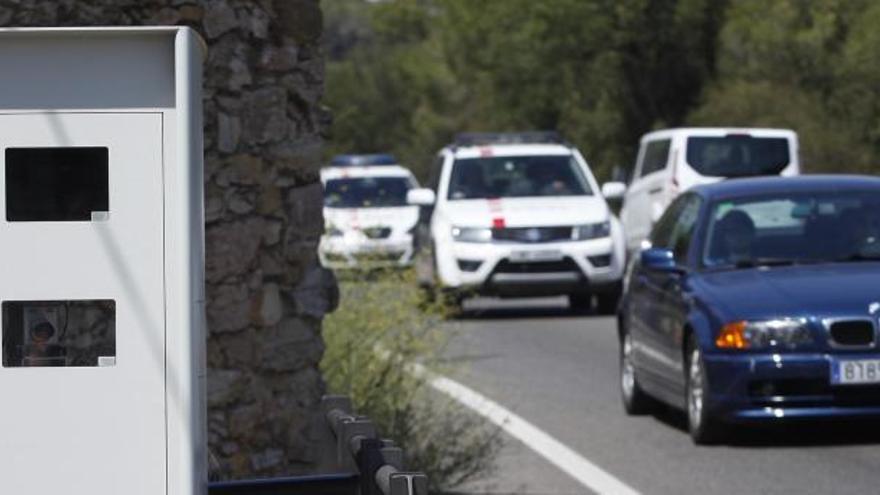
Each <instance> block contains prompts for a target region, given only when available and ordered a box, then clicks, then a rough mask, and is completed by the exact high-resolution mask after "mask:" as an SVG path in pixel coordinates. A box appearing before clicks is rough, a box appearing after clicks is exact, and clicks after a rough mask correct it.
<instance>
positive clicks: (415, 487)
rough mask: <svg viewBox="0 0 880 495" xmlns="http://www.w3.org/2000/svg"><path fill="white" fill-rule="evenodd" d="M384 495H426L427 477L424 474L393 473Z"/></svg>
mask: <svg viewBox="0 0 880 495" xmlns="http://www.w3.org/2000/svg"><path fill="white" fill-rule="evenodd" d="M389 485H390V489H389V491H388V492H387V493H386V494H385V495H428V477H427V476H425V475H424V473H402V472H401V473H394V474H392V475H391V476H390V479H389Z"/></svg>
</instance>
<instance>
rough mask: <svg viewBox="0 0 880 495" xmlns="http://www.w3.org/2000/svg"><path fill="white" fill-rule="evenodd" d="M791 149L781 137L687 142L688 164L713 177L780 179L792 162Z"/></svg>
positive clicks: (693, 140) (701, 139) (695, 138)
mask: <svg viewBox="0 0 880 495" xmlns="http://www.w3.org/2000/svg"><path fill="white" fill-rule="evenodd" d="M788 148H789V146H788V140H787V139H785V138H782V137H778V138H777V137H774V138H769V137H752V136H748V135H742V136H740V135H728V136H722V137H692V138H688V140H687V163H688V165H690V166H691V167H692V168H693V169H694V170H696V171H697V172H699V173H700V174H701V175H706V176H711V177H746V176H754V175H778V174H779V173H780V172H782V170H783V169H784V168H785V167H787V166H788V164H789V162H790V161H791V156H790V154H789V149H788Z"/></svg>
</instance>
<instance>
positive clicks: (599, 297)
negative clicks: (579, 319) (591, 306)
mask: <svg viewBox="0 0 880 495" xmlns="http://www.w3.org/2000/svg"><path fill="white" fill-rule="evenodd" d="M619 303H620V291H619V290H615V291H613V292H604V293H599V294H596V312H598V313H599V314H602V315H613V314H615V313H617V305H618V304H619Z"/></svg>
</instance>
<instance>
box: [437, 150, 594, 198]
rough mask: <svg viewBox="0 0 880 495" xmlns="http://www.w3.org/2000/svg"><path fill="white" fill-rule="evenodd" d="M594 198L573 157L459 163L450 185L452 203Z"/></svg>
mask: <svg viewBox="0 0 880 495" xmlns="http://www.w3.org/2000/svg"><path fill="white" fill-rule="evenodd" d="M592 194H593V191H592V189H591V188H590V185H589V183H588V182H587V178H586V177H585V176H584V174H583V172H582V171H581V168H580V167H579V166H578V163H577V162H576V161H575V159H574V156H572V155H548V156H500V157H486V158H469V159H461V160H456V162H455V164H454V166H453V168H452V179H451V180H450V182H449V199H451V200H456V199H481V198H520V197H534V196H591V195H592Z"/></svg>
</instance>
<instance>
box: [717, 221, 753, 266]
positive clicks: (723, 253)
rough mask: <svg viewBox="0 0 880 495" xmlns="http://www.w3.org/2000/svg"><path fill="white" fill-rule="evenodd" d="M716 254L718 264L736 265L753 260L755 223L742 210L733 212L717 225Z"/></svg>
mask: <svg viewBox="0 0 880 495" xmlns="http://www.w3.org/2000/svg"><path fill="white" fill-rule="evenodd" d="M715 229H716V230H715V236H714V237H715V242H713V243H712V244H713V245H714V246H716V253H715V256H713V258H714V259H715V261H716V262H717V263H718V264H732V265H736V264H738V263H742V262H749V261H751V260H752V248H753V245H754V241H755V223H754V222H753V221H752V218H751V217H750V216H749V215H748V214H747V213H745V212H743V211H741V210H731V211H729V212H727V213H726V214H725V215H724V217H723V218H722V219H721V220H719V221H718V223H717V224H716V225H715Z"/></svg>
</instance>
